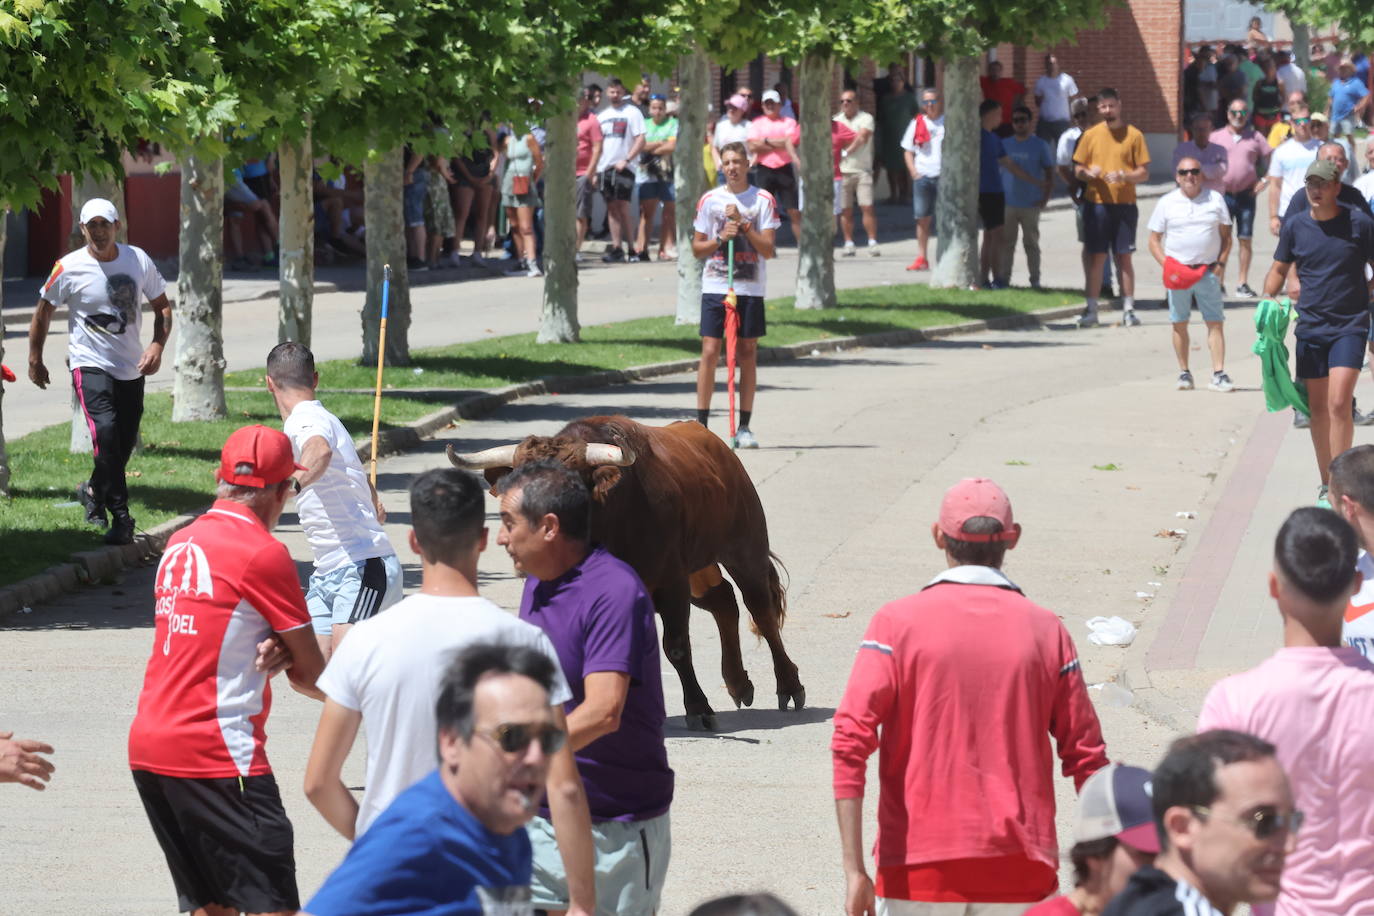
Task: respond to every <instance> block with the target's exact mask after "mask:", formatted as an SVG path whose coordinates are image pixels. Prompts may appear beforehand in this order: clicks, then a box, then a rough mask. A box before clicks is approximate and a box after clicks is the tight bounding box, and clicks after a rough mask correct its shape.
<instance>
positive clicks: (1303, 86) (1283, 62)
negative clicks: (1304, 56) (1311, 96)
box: [1274, 51, 1307, 111]
mask: <svg viewBox="0 0 1374 916" xmlns="http://www.w3.org/2000/svg"><path fill="white" fill-rule="evenodd" d="M1274 60H1275V61H1276V62H1277V63H1278V65H1279V82H1281V83H1283V88H1284V89H1286V90H1287V91H1288V95H1287V96H1285V97H1284V100H1283V110H1284V111H1287V110H1288V96H1291V95H1292V94H1293V93H1294V92H1301V93H1302V94H1303V95H1306V94H1307V74H1306V73H1303V72H1302V67H1299V66H1298V65H1297V64H1295V63H1293V55H1291V54H1290V53H1288V52H1287V51H1276V52H1275V53H1274Z"/></svg>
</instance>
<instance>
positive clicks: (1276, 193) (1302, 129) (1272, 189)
mask: <svg viewBox="0 0 1374 916" xmlns="http://www.w3.org/2000/svg"><path fill="white" fill-rule="evenodd" d="M1232 104H1235V103H1234V102H1233V103H1232ZM1290 113H1291V114H1292V116H1293V120H1292V124H1293V135H1292V136H1291V137H1289V138H1288V139H1287V140H1285V141H1283V142H1282V143H1280V144H1279V146H1278V148H1277V149H1275V150H1274V154H1273V156H1271V157H1270V160H1269V176H1268V180H1269V231H1270V232H1272V233H1274V235H1278V234H1279V227H1280V226H1282V224H1283V214H1285V213H1287V212H1288V202H1289V201H1290V200H1292V199H1293V195H1294V194H1296V193H1297V192H1298V190H1299V189H1300V188H1301V187H1302V184H1303V180H1304V176H1305V175H1306V173H1307V167H1308V166H1309V165H1311V164H1312V163H1313V162H1314V161H1315V160H1316V158H1317V147H1319V146H1321V145H1322V142H1321V141H1320V140H1318V139H1317V138H1316V137H1314V136H1312V116H1311V113H1310V112H1309V111H1308V109H1307V106H1306V105H1305V104H1303V105H1295V106H1293V107H1292V108H1291V109H1290Z"/></svg>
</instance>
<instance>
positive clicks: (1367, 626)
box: [1327, 445, 1374, 660]
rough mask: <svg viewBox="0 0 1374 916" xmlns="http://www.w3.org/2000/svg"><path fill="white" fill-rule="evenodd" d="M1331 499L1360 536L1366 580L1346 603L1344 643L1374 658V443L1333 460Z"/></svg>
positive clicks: (1360, 558) (1360, 567)
mask: <svg viewBox="0 0 1374 916" xmlns="http://www.w3.org/2000/svg"><path fill="white" fill-rule="evenodd" d="M1327 499H1329V500H1330V501H1331V508H1332V509H1334V510H1335V511H1336V512H1337V513H1338V514H1339V515H1340V516H1341V517H1342V518H1344V519H1345V520H1346V521H1347V522H1349V523H1350V526H1351V527H1352V528H1354V529H1355V534H1356V536H1357V537H1359V539H1360V553H1359V556H1358V557H1356V559H1355V569H1356V570H1357V571H1358V572H1359V573H1360V575H1361V576H1362V577H1363V581H1362V582H1361V583H1360V586H1359V589H1358V590H1357V591H1356V592H1355V594H1354V595H1352V596H1351V598H1350V603H1349V604H1348V605H1347V606H1346V609H1345V620H1344V622H1343V623H1342V625H1341V645H1345V646H1352V647H1354V648H1356V649H1358V650H1360V654H1361V655H1363V656H1364V657H1365V658H1367V659H1370V660H1374V557H1371V556H1370V553H1369V548H1370V546H1371V545H1374V445H1357V446H1355V447H1354V448H1352V449H1347V450H1346V451H1344V452H1342V453H1341V454H1339V455H1337V456H1336V457H1335V459H1334V460H1332V462H1331V485H1330V490H1329V491H1328V492H1327Z"/></svg>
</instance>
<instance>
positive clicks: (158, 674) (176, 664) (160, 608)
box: [129, 426, 324, 914]
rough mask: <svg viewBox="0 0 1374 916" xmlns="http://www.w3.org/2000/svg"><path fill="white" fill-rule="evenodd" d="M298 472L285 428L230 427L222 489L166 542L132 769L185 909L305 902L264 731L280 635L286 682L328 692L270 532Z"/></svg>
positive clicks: (294, 587) (249, 909)
mask: <svg viewBox="0 0 1374 916" xmlns="http://www.w3.org/2000/svg"><path fill="white" fill-rule="evenodd" d="M299 469H300V466H299V465H297V464H296V463H295V461H294V460H293V459H292V457H291V442H290V440H288V439H287V438H286V435H285V434H284V433H281V432H279V431H277V430H274V429H268V428H267V427H265V426H245V427H244V428H242V429H240V430H238V431H237V432H235V433H234V434H233V435H231V436H230V437H229V439H228V441H227V442H225V443H224V449H223V452H222V453H221V456H220V467H219V493H218V497H219V498H218V499H216V501H215V504H214V505H213V506H212V507H211V508H210V509H209V511H207V512H206V513H205V514H204V515H203V516H201V517H200V518H198V519H196V521H194V522H192V523H191V524H190V525H188V526H187V527H185V528H183V529H182V530H181V531H180V532H178V533H177V534H176V535H174V536H173V537H172V539H171V540H170V541H168V543H167V549H166V551H165V552H164V553H163V555H162V562H161V563H160V564H159V565H158V569H157V579H156V581H155V583H154V595H155V597H156V600H157V605H156V608H157V610H156V627H157V629H156V634H155V637H154V639H153V652H152V656H151V657H150V658H149V660H148V668H147V671H146V673H145V674H144V679H143V691H142V693H141V694H140V695H139V698H138V712H137V713H136V714H135V716H134V721H133V725H132V727H131V728H130V730H129V766H130V768H131V769H132V770H133V777H134V785H135V786H137V788H138V793H139V796H140V797H141V798H142V800H143V807H144V809H145V810H146V811H147V814H148V819H149V821H151V822H152V825H153V833H154V834H155V835H156V836H157V840H158V843H159V844H160V845H161V846H162V851H163V853H164V854H165V855H166V857H167V865H168V867H169V868H170V869H171V872H172V881H173V883H174V884H175V885H176V890H177V897H178V898H179V901H180V906H181V910H182V911H183V912H186V911H192V910H196V911H204V910H208V909H210V908H213V909H214V911H215V912H220V911H221V909H222V908H227V909H228V910H230V911H233V912H244V913H264V914H265V913H273V914H275V913H286V912H289V913H294V912H295V911H296V910H297V909H299V908H300V902H299V899H298V894H297V890H296V866H295V856H294V852H293V848H292V846H293V843H292V830H291V822H290V821H289V820H288V819H287V817H286V811H285V809H284V808H283V807H282V803H281V794H280V793H279V792H278V790H277V783H276V780H275V779H274V778H273V776H272V767H271V765H270V764H269V763H268V762H267V754H266V749H265V742H266V734H265V731H264V728H265V726H266V723H267V716H268V713H269V712H270V711H271V708H272V689H271V687H270V685H269V684H268V679H269V677H270V676H271V674H272V673H273V670H274V668H275V666H270V665H269V664H268V663H267V662H266V661H265V659H269V658H273V657H276V656H277V655H279V654H280V653H278V652H274V651H273V650H272V649H273V647H274V646H276V645H278V644H279V645H280V646H281V647H283V648H284V649H285V651H286V652H288V653H289V654H290V660H291V663H290V667H289V668H287V677H288V678H289V679H290V681H291V686H292V687H293V688H295V689H296V690H297V691H299V692H301V693H304V694H306V695H307V696H312V697H314V698H316V699H320V700H323V699H324V695H323V694H321V693H320V692H319V690H318V689H316V687H315V679H316V678H317V677H318V676H319V674H320V671H321V670H322V669H323V668H324V659H323V657H322V656H321V655H320V648H319V646H318V644H316V642H315V636H314V633H313V632H312V630H311V627H310V613H309V612H308V611H307V610H306V607H305V600H304V599H303V598H302V596H301V589H300V583H299V580H298V579H297V577H296V567H295V564H294V563H292V561H291V555H290V554H289V553H288V552H287V550H286V546H285V545H283V544H282V543H281V542H280V541H278V540H277V539H276V538H274V537H272V535H271V531H272V529H273V528H274V527H275V526H276V524H277V520H278V519H279V518H280V517H281V513H282V508H283V507H284V506H285V505H286V500H287V499H288V498H289V497H290V495H291V489H292V487H291V475H292V474H293V473H295V472H296V471H297V470H299Z"/></svg>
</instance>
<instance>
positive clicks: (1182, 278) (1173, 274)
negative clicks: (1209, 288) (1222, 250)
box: [1164, 258, 1207, 289]
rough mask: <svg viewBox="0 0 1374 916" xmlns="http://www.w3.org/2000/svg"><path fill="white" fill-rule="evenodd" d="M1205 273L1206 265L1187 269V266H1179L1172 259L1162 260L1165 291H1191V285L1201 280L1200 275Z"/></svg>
mask: <svg viewBox="0 0 1374 916" xmlns="http://www.w3.org/2000/svg"><path fill="white" fill-rule="evenodd" d="M1205 273H1207V265H1206V264H1199V265H1198V266H1197V267H1189V266H1188V265H1187V264H1180V263H1179V262H1178V261H1177V260H1176V259H1174V258H1165V259H1164V288H1165V289H1192V288H1193V284H1195V283H1197V281H1199V280H1201V279H1202V275H1203V274H1205Z"/></svg>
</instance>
